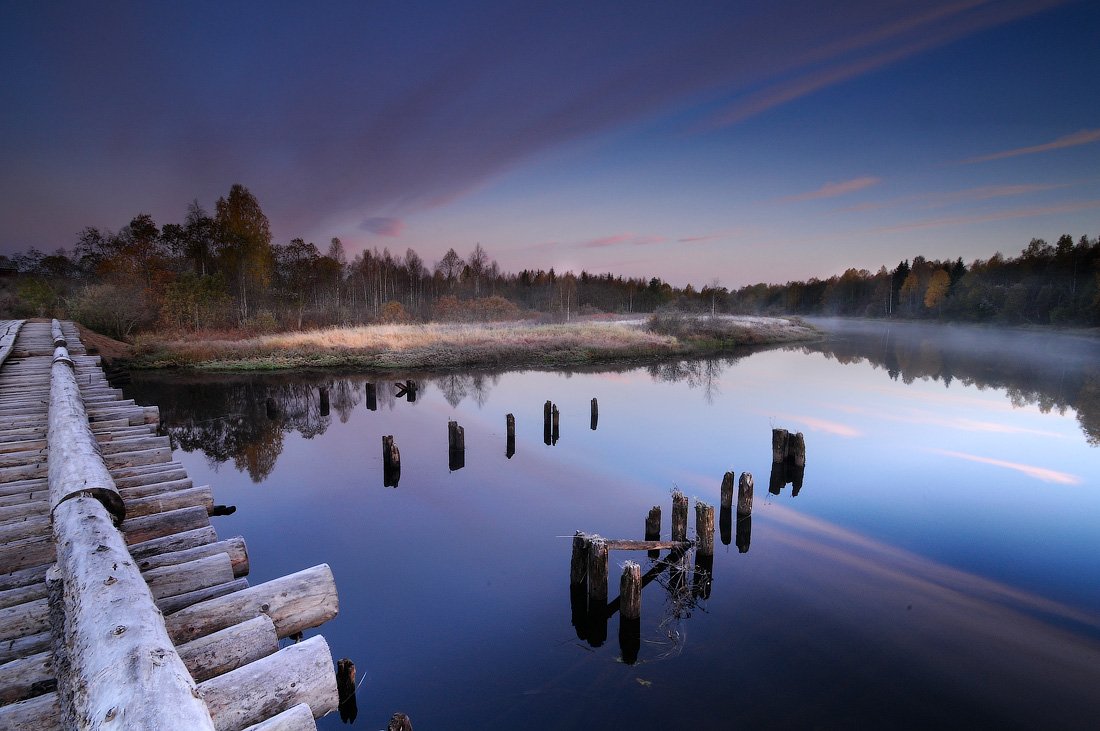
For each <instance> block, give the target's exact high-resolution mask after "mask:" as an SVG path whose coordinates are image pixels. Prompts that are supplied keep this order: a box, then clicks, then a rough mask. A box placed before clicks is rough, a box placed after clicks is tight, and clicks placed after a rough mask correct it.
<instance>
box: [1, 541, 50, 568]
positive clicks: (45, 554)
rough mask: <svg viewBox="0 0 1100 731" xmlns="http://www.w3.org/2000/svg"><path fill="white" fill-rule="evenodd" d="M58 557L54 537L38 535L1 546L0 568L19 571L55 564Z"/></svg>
mask: <svg viewBox="0 0 1100 731" xmlns="http://www.w3.org/2000/svg"><path fill="white" fill-rule="evenodd" d="M56 555H57V547H56V546H55V545H54V539H53V536H51V535H49V534H46V535H36V536H30V537H28V538H22V539H20V540H18V541H12V542H11V543H8V544H5V545H0V566H3V567H4V568H5V569H7V570H8V571H19V570H21V569H28V568H31V567H33V566H41V565H42V564H47V563H53V561H54V557H55V556H56Z"/></svg>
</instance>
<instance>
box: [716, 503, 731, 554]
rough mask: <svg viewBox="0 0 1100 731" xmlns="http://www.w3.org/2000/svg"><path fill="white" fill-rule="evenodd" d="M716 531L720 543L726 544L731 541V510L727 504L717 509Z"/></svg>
mask: <svg viewBox="0 0 1100 731" xmlns="http://www.w3.org/2000/svg"><path fill="white" fill-rule="evenodd" d="M718 531H719V533H720V535H721V537H722V545H723V546H728V545H729V544H730V543H731V542H732V541H733V510H732V509H731V508H730V507H728V506H722V507H721V508H720V509H719V510H718Z"/></svg>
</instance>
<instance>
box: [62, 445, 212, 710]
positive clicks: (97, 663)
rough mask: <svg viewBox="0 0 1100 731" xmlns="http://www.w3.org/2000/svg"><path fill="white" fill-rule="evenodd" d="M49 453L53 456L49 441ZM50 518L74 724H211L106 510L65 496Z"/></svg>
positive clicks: (64, 690)
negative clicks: (52, 522)
mask: <svg viewBox="0 0 1100 731" xmlns="http://www.w3.org/2000/svg"><path fill="white" fill-rule="evenodd" d="M52 439H53V434H52V431H51V441H52ZM50 451H51V456H52V453H53V447H52V445H51V450H50ZM115 494H116V495H117V493H115ZM53 516H54V533H55V535H56V537H57V545H58V551H57V554H58V555H57V568H58V572H59V574H60V575H61V577H63V578H62V580H63V592H64V593H63V601H64V610H65V628H64V638H63V639H61V638H59V639H61V641H62V642H63V645H64V647H65V649H66V651H67V654H68V658H69V663H70V667H71V673H72V675H71V678H72V682H71V684H69V683H65V684H63V687H62V688H61V692H62V693H63V694H65V693H70V694H71V699H72V709H73V712H74V714H75V718H74V719H72V721H73V722H74V723H76V724H78V725H85V724H86V725H94V726H98V725H99V724H103V723H107V722H108V721H117V722H118V723H119V728H195V729H209V728H212V727H213V724H212V722H211V720H210V715H209V714H208V712H207V710H206V707H205V706H204V705H203V703H202V701H201V699H200V698H199V696H198V689H197V688H196V686H195V683H194V681H193V680H192V679H191V676H190V675H189V674H188V672H187V668H186V667H184V665H183V661H182V660H180V658H179V655H178V654H176V651H175V649H174V648H173V647H172V643H171V641H170V640H169V638H168V635H167V633H166V632H165V628H164V625H163V624H162V622H161V617H160V613H159V612H158V611H157V609H156V606H155V605H154V604H153V597H152V596H151V594H150V593H149V589H148V587H147V586H146V584H145V580H144V578H143V577H142V575H141V573H140V572H139V571H138V569H137V566H135V565H134V563H133V561H132V560H131V559H130V555H129V553H128V552H127V550H126V547H125V546H124V545H123V542H122V540H121V537H120V536H119V533H118V531H117V530H116V529H115V527H114V526H113V525H112V520H111V517H110V515H109V514H108V513H107V511H106V509H105V507H104V506H103V505H102V504H101V503H100V502H98V501H97V500H93V499H91V498H86V497H75V498H69V499H67V500H64V501H63V502H61V503H60V504H59V505H58V506H57V507H56V508H55V509H54V511H53ZM103 607H111V611H110V612H105V611H103ZM65 686H67V687H65ZM62 705H63V706H65V705H66V704H62Z"/></svg>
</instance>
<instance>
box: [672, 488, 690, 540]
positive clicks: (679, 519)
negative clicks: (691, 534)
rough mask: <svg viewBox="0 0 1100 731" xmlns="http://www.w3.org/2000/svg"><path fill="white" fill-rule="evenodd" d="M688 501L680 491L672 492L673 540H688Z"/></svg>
mask: <svg viewBox="0 0 1100 731" xmlns="http://www.w3.org/2000/svg"><path fill="white" fill-rule="evenodd" d="M687 524H688V499H687V496H686V495H684V493H682V492H680V491H679V490H673V491H672V540H674V541H686V540H687Z"/></svg>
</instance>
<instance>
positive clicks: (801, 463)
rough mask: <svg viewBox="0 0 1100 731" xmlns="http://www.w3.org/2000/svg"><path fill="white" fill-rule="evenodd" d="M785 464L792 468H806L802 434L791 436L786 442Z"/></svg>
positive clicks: (804, 440)
mask: <svg viewBox="0 0 1100 731" xmlns="http://www.w3.org/2000/svg"><path fill="white" fill-rule="evenodd" d="M787 463H788V464H789V465H791V466H793V467H805V466H806V437H805V436H803V435H802V432H797V433H795V434H791V435H790V438H789V439H788V441H787Z"/></svg>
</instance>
